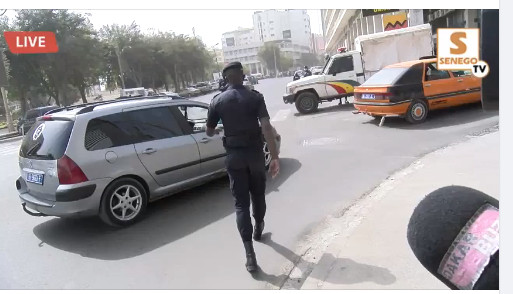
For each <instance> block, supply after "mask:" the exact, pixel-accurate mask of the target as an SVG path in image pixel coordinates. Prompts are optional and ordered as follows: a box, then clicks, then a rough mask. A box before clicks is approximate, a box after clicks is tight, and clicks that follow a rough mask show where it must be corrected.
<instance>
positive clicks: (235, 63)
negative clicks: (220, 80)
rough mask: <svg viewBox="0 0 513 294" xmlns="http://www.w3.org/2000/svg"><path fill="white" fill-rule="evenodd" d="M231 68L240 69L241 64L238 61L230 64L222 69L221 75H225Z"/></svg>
mask: <svg viewBox="0 0 513 294" xmlns="http://www.w3.org/2000/svg"><path fill="white" fill-rule="evenodd" d="M232 68H238V69H242V64H241V63H240V62H238V61H234V62H230V63H228V64H227V65H226V66H225V67H224V68H223V75H224V74H225V73H226V71H227V70H229V69H232Z"/></svg>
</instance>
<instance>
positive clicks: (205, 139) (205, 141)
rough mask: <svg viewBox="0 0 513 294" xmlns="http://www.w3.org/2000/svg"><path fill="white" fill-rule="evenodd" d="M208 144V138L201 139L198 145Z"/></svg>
mask: <svg viewBox="0 0 513 294" xmlns="http://www.w3.org/2000/svg"><path fill="white" fill-rule="evenodd" d="M208 142H210V139H209V138H203V139H201V140H200V143H203V144H206V143H208Z"/></svg>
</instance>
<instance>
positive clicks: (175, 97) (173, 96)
mask: <svg viewBox="0 0 513 294" xmlns="http://www.w3.org/2000/svg"><path fill="white" fill-rule="evenodd" d="M159 94H160V95H163V96H165V97H169V98H173V99H185V98H184V97H182V96H180V95H179V94H177V93H175V92H162V93H159Z"/></svg>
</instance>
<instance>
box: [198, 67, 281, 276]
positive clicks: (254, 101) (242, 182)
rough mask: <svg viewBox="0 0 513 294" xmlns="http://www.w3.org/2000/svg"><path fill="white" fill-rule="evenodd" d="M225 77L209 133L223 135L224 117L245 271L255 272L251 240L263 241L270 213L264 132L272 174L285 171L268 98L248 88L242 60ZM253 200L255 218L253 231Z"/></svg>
mask: <svg viewBox="0 0 513 294" xmlns="http://www.w3.org/2000/svg"><path fill="white" fill-rule="evenodd" d="M223 77H224V78H225V79H226V81H227V83H228V87H227V89H226V90H225V91H224V92H222V93H219V94H218V95H216V96H214V98H213V99H212V102H211V103H210V107H209V111H208V119H207V124H206V126H207V128H206V133H207V136H210V137H211V136H213V135H214V134H218V133H219V130H217V129H216V126H217V124H218V122H219V121H220V120H221V121H222V123H223V129H224V134H223V135H224V136H223V145H224V147H225V149H226V154H227V155H226V160H225V164H226V169H227V171H228V176H229V178H230V190H231V192H232V195H233V197H234V200H235V212H236V218H237V228H238V230H239V233H240V236H241V238H242V241H243V243H244V248H245V251H246V269H247V270H248V271H249V272H254V271H256V270H257V269H258V265H257V260H256V255H255V251H254V248H253V241H252V239H251V238H252V237H253V239H254V240H255V241H259V240H260V239H261V237H262V231H263V230H264V216H265V212H266V203H265V184H266V174H265V160H264V153H263V144H264V142H263V140H262V134H263V135H264V138H265V140H266V142H267V145H268V146H269V150H270V152H271V156H272V161H271V163H270V166H269V172H270V173H271V175H272V177H273V178H274V177H276V176H277V175H278V172H279V170H280V163H279V159H278V150H277V147H276V141H275V139H274V135H273V127H272V126H271V122H270V119H269V113H268V112H267V107H266V105H265V100H264V96H263V95H262V94H260V93H258V92H257V91H254V90H253V91H251V90H248V89H247V88H246V87H244V85H243V81H244V73H243V68H242V64H241V63H240V62H232V63H229V64H228V65H226V66H225V68H224V69H223ZM259 122H260V124H259ZM250 204H252V208H253V209H252V210H253V218H254V219H255V227H254V230H253V226H252V223H251V214H250V211H249V207H250Z"/></svg>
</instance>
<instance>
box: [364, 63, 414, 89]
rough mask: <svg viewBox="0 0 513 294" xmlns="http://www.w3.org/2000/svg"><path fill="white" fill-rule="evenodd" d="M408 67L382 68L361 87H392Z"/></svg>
mask: <svg viewBox="0 0 513 294" xmlns="http://www.w3.org/2000/svg"><path fill="white" fill-rule="evenodd" d="M408 69H409V68H408V67H390V68H384V69H382V70H380V71H378V72H377V73H375V74H374V75H372V76H371V77H370V78H369V79H368V80H367V81H365V83H363V84H362V86H388V85H393V84H394V83H395V82H396V81H397V80H398V79H400V78H401V77H402V76H403V74H404V73H405V72H406V71H407V70H408Z"/></svg>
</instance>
